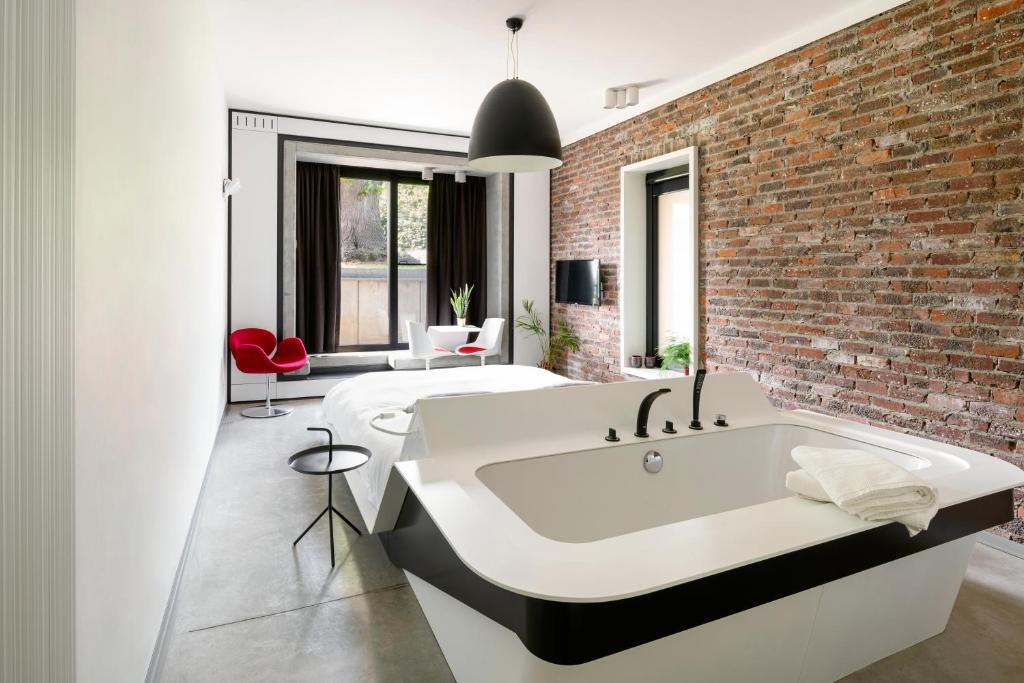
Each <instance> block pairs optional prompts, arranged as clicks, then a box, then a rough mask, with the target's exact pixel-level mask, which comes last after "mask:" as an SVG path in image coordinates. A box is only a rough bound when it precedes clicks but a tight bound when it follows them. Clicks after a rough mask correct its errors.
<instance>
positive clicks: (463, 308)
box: [448, 285, 473, 319]
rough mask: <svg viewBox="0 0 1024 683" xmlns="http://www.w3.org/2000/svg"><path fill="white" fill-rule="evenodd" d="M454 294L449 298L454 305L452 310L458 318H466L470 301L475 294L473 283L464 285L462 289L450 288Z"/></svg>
mask: <svg viewBox="0 0 1024 683" xmlns="http://www.w3.org/2000/svg"><path fill="white" fill-rule="evenodd" d="M450 291H451V293H452V296H451V298H450V299H448V301H449V302H451V305H452V312H453V313H454V314H455V317H456V318H459V319H465V317H466V314H467V313H468V312H469V301H470V298H471V297H472V295H473V285H462V289H460V290H458V291H456V290H454V289H453V290H450Z"/></svg>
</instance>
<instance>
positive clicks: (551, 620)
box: [375, 374, 1024, 682]
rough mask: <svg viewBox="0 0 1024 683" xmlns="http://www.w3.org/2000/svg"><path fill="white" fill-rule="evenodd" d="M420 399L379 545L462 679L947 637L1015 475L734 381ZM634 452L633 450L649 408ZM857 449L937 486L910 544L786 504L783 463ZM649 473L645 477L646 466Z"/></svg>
mask: <svg viewBox="0 0 1024 683" xmlns="http://www.w3.org/2000/svg"><path fill="white" fill-rule="evenodd" d="M690 386H691V381H690V380H689V379H686V380H664V381H654V382H635V383H624V384H617V385H595V386H590V387H571V388H566V389H556V390H547V391H545V392H519V393H518V394H495V395H492V396H486V397H473V398H465V399H462V398H457V399H441V400H432V401H424V402H422V403H421V405H420V406H419V420H420V428H421V433H420V434H419V438H422V439H423V441H424V444H425V446H426V450H427V452H428V453H429V457H427V458H424V459H422V460H416V461H408V462H401V463H398V464H396V466H395V471H394V472H393V474H392V476H391V478H390V479H389V481H388V486H387V489H386V491H385V495H384V500H383V503H382V505H381V513H380V515H381V517H380V518H378V520H376V522H375V526H376V528H377V529H390V531H388V532H387V533H386V534H384V540H385V544H386V547H387V548H388V552H389V554H390V556H391V557H392V559H393V561H395V562H396V564H398V565H399V566H401V567H403V569H405V570H406V573H407V575H408V576H409V581H410V583H411V585H412V586H413V588H414V590H415V592H416V595H417V597H418V599H419V600H420V603H421V605H422V606H423V609H424V613H425V614H426V616H427V619H428V621H429V622H430V624H431V627H432V629H433V630H434V633H435V636H436V637H437V639H438V642H439V644H440V645H441V648H442V650H443V651H444V653H445V656H446V658H447V659H448V663H449V665H450V666H451V668H452V671H453V672H454V674H455V676H456V678H457V679H458V680H459V681H537V682H540V681H588V682H589V681H621V680H627V679H628V680H635V681H678V680H684V679H685V680H687V681H702V680H706V681H745V680H754V679H756V680H760V681H828V680H835V679H837V678H839V677H841V676H843V675H846V674H848V673H850V672H852V671H855V670H857V669H859V668H862V667H863V666H866V665H867V664H869V663H871V662H873V661H876V660H878V659H880V658H882V657H885V656H888V655H889V654H892V653H894V652H896V651H898V650H900V649H903V648H905V647H908V646H910V645H912V644H914V643H917V642H919V641H921V640H923V639H925V638H927V637H930V636H932V635H935V634H937V633H939V632H941V631H942V629H943V628H945V624H946V620H947V619H948V616H949V611H950V609H951V608H952V605H953V601H954V600H955V598H956V594H957V591H958V589H959V584H960V581H961V580H962V578H963V574H964V571H965V568H966V564H967V560H968V557H969V554H970V550H971V547H972V545H973V542H974V533H976V532H977V531H979V530H981V529H983V528H986V527H988V526H992V525H994V524H997V523H999V522H1001V521H1003V520H1005V519H1007V518H1009V516H1010V515H1011V514H1012V513H1011V509H1010V506H1011V503H1010V494H1009V489H1011V488H1013V487H1014V486H1018V485H1021V484H1022V483H1024V473H1022V472H1021V471H1020V470H1018V469H1017V468H1014V467H1012V466H1010V465H1009V464H1007V463H1004V462H1001V461H998V460H996V459H994V458H990V457H989V456H985V455H982V454H979V453H975V452H972V451H968V450H966V449H961V448H957V447H954V446H948V445H942V444H936V443H933V442H930V441H926V440H924V439H920V438H916V437H913V436H907V435H901V434H896V433H893V432H889V431H885V430H881V429H877V428H874V427H868V426H864V425H859V424H853V423H849V422H846V421H843V420H838V419H835V418H828V417H823V416H818V415H812V414H808V413H801V412H780V411H776V410H775V409H773V408H772V407H771V406H770V405H769V404H768V403H767V401H766V400H765V399H764V397H763V395H762V394H761V392H760V389H759V388H758V387H757V386H756V385H755V384H754V383H753V382H752V381H751V380H750V378H749V377H747V376H746V375H742V374H722V375H714V376H709V378H708V381H707V382H706V384H705V387H704V394H705V397H704V407H703V409H702V414H703V415H705V416H713V415H714V414H715V413H719V412H721V413H726V414H728V420H729V426H728V427H723V428H718V427H714V426H712V425H711V420H710V419H705V425H706V428H705V429H704V430H703V431H699V432H698V431H690V430H687V429H683V430H681V433H679V434H676V435H668V434H664V433H662V432H661V431H660V429H659V427H660V424H661V423H662V421H663V420H665V419H672V420H674V421H675V423H676V424H677V425H685V424H687V423H688V422H689V420H690V418H691V416H690V415H689V405H690V401H689V398H690V396H689V391H690ZM659 387H669V388H671V389H672V390H673V392H674V394H669V395H668V396H667V397H666V398H662V399H659V400H658V401H657V402H655V404H654V409H653V410H652V412H651V417H650V425H651V429H650V431H651V435H652V436H651V438H648V439H640V438H637V437H633V436H623V441H622V442H621V443H617V444H612V443H608V442H606V441H604V439H603V435H604V434H605V433H606V430H607V428H608V427H616V428H617V429H618V431H619V434H620V435H628V434H631V432H632V429H631V425H630V423H631V422H632V420H633V419H635V414H636V412H635V411H636V406H637V405H638V404H639V402H640V398H641V397H642V396H643V395H645V394H646V393H647V392H649V391H651V390H653V389H656V388H659ZM801 444H810V445H821V446H830V447H854V448H860V449H863V450H867V451H870V452H873V453H877V454H879V455H881V456H882V457H885V458H888V459H890V460H892V461H893V462H896V463H897V464H899V465H901V466H903V467H905V468H907V469H910V470H914V471H915V473H916V474H917V475H918V476H920V477H921V478H922V479H925V480H926V481H929V482H930V483H932V484H933V485H934V486H935V487H936V488H937V490H938V494H939V501H940V507H941V508H942V509H941V510H940V512H939V514H938V516H937V517H936V518H935V520H934V521H933V524H932V527H931V528H930V529H929V530H928V531H926V532H924V533H922V534H920V535H918V536H915V537H913V538H911V537H910V536H909V535H908V534H907V532H906V530H905V529H903V527H901V526H900V525H896V524H872V523H866V522H862V521H861V520H859V519H857V518H854V517H851V516H849V515H846V514H845V513H843V512H842V511H840V510H839V509H838V508H836V507H835V506H833V505H830V504H822V503H814V502H811V501H807V500H803V499H799V498H797V497H794V496H791V495H789V494H788V492H787V491H786V489H785V487H784V479H785V473H786V472H787V471H788V470H791V469H795V465H794V464H793V462H792V461H791V459H790V457H789V452H790V450H791V449H792V448H793V447H794V446H796V445H801ZM651 451H656V452H657V453H658V454H660V455H661V457H662V461H663V467H662V469H661V470H660V472H658V473H656V474H652V473H650V472H648V471H647V470H645V468H644V467H643V460H644V456H645V454H647V453H648V452H651Z"/></svg>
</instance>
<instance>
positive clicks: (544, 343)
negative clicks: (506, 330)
mask: <svg viewBox="0 0 1024 683" xmlns="http://www.w3.org/2000/svg"><path fill="white" fill-rule="evenodd" d="M523 310H525V311H526V313H524V314H523V315H521V316H519V317H518V318H516V328H517V329H520V330H526V331H527V332H529V333H530V334H532V335H533V336H535V337H537V341H539V342H540V353H541V361H540V363H538V364H537V366H538V367H541V368H544V369H545V370H550V369H551V368H553V367H554V365H555V357H556V356H558V354H560V353H561V352H562V351H569V352H570V353H579V350H580V344H581V343H582V342H581V341H580V338H579V337H577V336H576V333H575V332H573V329H572V328H571V327H569V326H568V325H564V324H562V323H555V325H554V329H555V333H554V334H549V333H548V330H547V329H546V328H545V327H544V323H543V322H542V321H541V319H540V316H539V315H538V314H537V311H536V310H535V309H534V307H533V300H532V299H523Z"/></svg>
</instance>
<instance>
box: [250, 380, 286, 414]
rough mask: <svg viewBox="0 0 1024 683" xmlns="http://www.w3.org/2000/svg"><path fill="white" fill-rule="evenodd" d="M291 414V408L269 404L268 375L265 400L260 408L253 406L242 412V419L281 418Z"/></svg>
mask: <svg viewBox="0 0 1024 683" xmlns="http://www.w3.org/2000/svg"><path fill="white" fill-rule="evenodd" d="M290 412H292V409H291V408H285V407H281V406H274V405H271V404H270V375H267V399H266V402H265V403H264V404H263V405H261V406H253V407H252V408H246V409H245V410H243V411H242V417H281V416H282V415H287V414H288V413H290Z"/></svg>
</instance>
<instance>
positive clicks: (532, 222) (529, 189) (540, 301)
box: [509, 171, 551, 365]
mask: <svg viewBox="0 0 1024 683" xmlns="http://www.w3.org/2000/svg"><path fill="white" fill-rule="evenodd" d="M513 200H514V201H513V207H514V214H513V216H514V218H513V220H514V223H513V232H512V235H513V245H512V248H513V282H512V314H511V318H512V320H514V319H515V318H516V317H517V316H519V315H521V314H522V312H523V309H522V304H521V302H522V300H523V299H533V302H534V305H535V306H536V309H537V312H538V314H540V317H541V319H542V320H544V321H545V322H548V323H549V324H550V319H551V174H550V173H549V172H547V171H544V172H542V173H517V174H516V176H515V188H514V192H513ZM509 326H510V328H511V327H512V321H511V320H510V321H509ZM514 334H515V345H514V349H513V359H512V362H514V363H516V364H517V365H537V363H539V362H540V359H541V354H540V345H539V344H538V343H537V339H536V338H535V337H532V336H530V335H528V334H526V333H525V332H523V331H522V330H515V331H514Z"/></svg>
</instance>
